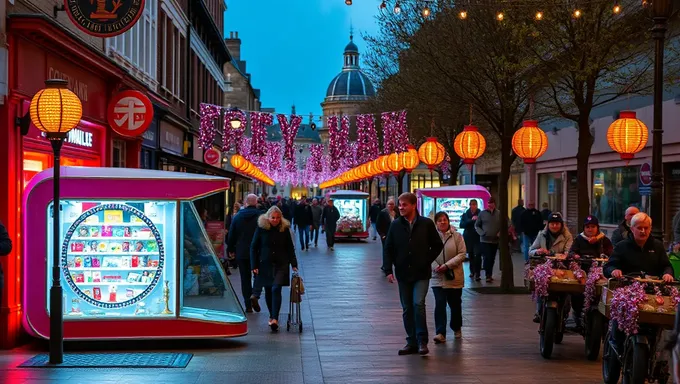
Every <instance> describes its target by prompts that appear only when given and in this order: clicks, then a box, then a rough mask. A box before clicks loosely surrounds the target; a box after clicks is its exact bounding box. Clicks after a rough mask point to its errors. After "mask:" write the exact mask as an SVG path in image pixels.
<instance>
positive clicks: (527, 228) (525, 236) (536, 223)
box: [519, 201, 545, 261]
mask: <svg viewBox="0 0 680 384" xmlns="http://www.w3.org/2000/svg"><path fill="white" fill-rule="evenodd" d="M527 207H528V208H527V210H526V211H524V212H523V213H522V215H521V216H520V217H519V222H520V226H521V227H522V242H523V247H524V261H527V260H529V248H531V245H532V244H533V243H534V241H536V236H538V233H539V232H541V231H542V230H543V228H544V227H545V225H544V224H543V216H542V215H541V212H540V211H539V210H538V209H536V204H535V203H534V202H533V201H530V202H529V204H527Z"/></svg>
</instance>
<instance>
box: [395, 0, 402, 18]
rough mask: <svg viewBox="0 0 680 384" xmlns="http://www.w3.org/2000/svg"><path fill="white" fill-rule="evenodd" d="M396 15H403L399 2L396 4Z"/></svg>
mask: <svg viewBox="0 0 680 384" xmlns="http://www.w3.org/2000/svg"><path fill="white" fill-rule="evenodd" d="M394 13H395V14H397V15H398V14H400V13H401V6H400V5H399V2H398V1H397V2H396V3H394Z"/></svg>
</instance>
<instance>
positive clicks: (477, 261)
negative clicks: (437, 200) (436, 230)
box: [460, 199, 482, 281]
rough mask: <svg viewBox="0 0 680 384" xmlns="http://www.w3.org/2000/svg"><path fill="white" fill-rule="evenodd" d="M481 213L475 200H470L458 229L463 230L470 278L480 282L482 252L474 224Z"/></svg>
mask: <svg viewBox="0 0 680 384" xmlns="http://www.w3.org/2000/svg"><path fill="white" fill-rule="evenodd" d="M480 213H482V211H481V210H480V209H479V208H478V204H477V200H475V199H471V200H470V208H469V209H468V210H467V211H465V213H463V215H462V216H461V217H460V227H461V228H462V229H463V240H465V249H467V253H468V258H469V259H470V277H471V278H473V279H475V281H480V280H481V279H482V278H481V277H480V275H481V273H482V252H481V249H480V246H479V233H477V231H476V230H475V224H476V223H477V219H478V218H479V214H480Z"/></svg>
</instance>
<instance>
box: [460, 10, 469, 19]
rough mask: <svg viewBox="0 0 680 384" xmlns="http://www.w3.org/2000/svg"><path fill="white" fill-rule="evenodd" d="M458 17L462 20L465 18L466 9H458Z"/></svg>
mask: <svg viewBox="0 0 680 384" xmlns="http://www.w3.org/2000/svg"><path fill="white" fill-rule="evenodd" d="M458 17H460V18H461V19H462V20H465V19H467V11H460V13H459V14H458Z"/></svg>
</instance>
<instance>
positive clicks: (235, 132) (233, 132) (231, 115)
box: [222, 109, 248, 153]
mask: <svg viewBox="0 0 680 384" xmlns="http://www.w3.org/2000/svg"><path fill="white" fill-rule="evenodd" d="M232 119H238V120H239V121H240V122H241V128H238V129H234V128H231V120H232ZM247 120H248V119H247V118H246V114H245V113H243V111H241V110H240V109H227V110H226V112H225V113H224V134H223V135H222V152H229V151H231V150H234V151H235V152H236V153H240V152H241V150H240V146H241V139H242V138H243V134H244V133H245V131H246V126H247V124H248V121H247Z"/></svg>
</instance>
